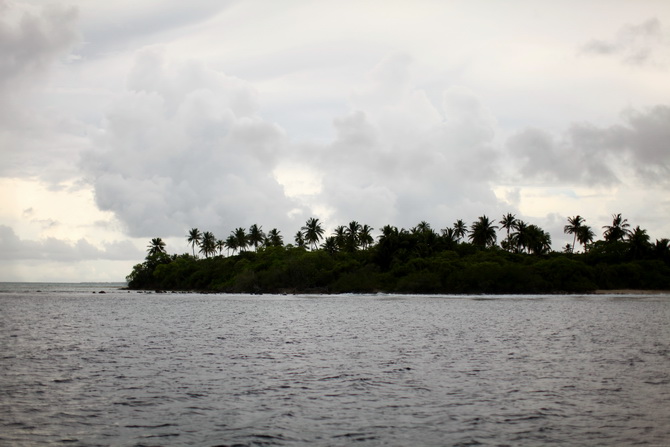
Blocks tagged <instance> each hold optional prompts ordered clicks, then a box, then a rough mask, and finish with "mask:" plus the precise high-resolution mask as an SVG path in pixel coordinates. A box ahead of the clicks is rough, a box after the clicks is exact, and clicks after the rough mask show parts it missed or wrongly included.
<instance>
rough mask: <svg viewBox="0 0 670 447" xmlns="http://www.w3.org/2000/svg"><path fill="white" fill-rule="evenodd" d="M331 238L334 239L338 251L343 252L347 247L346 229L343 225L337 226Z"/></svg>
mask: <svg viewBox="0 0 670 447" xmlns="http://www.w3.org/2000/svg"><path fill="white" fill-rule="evenodd" d="M333 237H334V238H335V243H336V244H337V248H338V249H339V250H344V249H345V247H346V246H347V229H346V228H345V227H344V225H338V226H337V227H335V231H333Z"/></svg>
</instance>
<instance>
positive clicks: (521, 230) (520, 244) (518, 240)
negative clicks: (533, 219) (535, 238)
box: [509, 219, 529, 253]
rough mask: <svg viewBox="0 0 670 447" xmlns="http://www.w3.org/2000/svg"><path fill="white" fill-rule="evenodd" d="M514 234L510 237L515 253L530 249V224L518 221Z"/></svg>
mask: <svg viewBox="0 0 670 447" xmlns="http://www.w3.org/2000/svg"><path fill="white" fill-rule="evenodd" d="M514 229H515V230H516V231H514V233H512V234H511V235H510V240H509V245H510V249H511V248H514V252H515V253H522V252H523V251H524V250H525V249H527V248H528V245H529V243H528V242H529V240H528V224H527V223H526V222H524V221H523V220H520V219H519V220H517V221H516V223H515V224H514Z"/></svg>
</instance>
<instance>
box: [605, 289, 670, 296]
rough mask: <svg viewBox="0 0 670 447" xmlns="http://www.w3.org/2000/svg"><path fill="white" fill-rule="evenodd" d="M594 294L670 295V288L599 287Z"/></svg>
mask: <svg viewBox="0 0 670 447" xmlns="http://www.w3.org/2000/svg"><path fill="white" fill-rule="evenodd" d="M593 294H594V295H670V290H643V289H612V290H606V289H598V290H595V291H593Z"/></svg>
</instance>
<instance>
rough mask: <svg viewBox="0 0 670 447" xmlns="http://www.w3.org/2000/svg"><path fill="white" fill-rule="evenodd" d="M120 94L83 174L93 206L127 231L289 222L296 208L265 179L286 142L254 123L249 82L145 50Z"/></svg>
mask: <svg viewBox="0 0 670 447" xmlns="http://www.w3.org/2000/svg"><path fill="white" fill-rule="evenodd" d="M128 87H129V90H128V91H127V92H126V94H125V96H124V97H123V98H122V99H120V100H119V101H117V103H116V104H115V105H114V106H113V107H112V108H111V110H110V111H109V113H108V114H107V119H106V123H105V125H104V131H103V133H102V134H101V135H100V137H99V138H98V140H97V142H96V143H97V144H96V146H97V147H96V149H95V150H94V151H91V152H89V153H87V154H86V155H85V157H84V158H83V161H82V167H83V168H84V170H85V172H86V175H87V178H88V179H89V180H90V182H91V184H92V185H93V186H94V188H95V196H96V202H97V204H98V206H99V207H100V209H102V210H108V211H113V212H114V213H115V214H116V216H117V217H118V218H119V220H120V221H121V222H122V223H123V224H124V225H125V226H126V229H127V230H128V232H129V234H131V235H133V236H140V237H150V236H158V235H160V236H162V237H167V236H173V235H182V233H183V232H184V231H185V230H186V229H188V228H191V227H198V228H201V229H206V230H210V231H214V232H215V233H217V232H221V231H223V232H224V233H225V232H227V231H230V230H232V229H233V227H236V226H248V225H250V224H252V223H258V224H260V225H262V224H263V223H264V222H263V219H266V218H267V216H273V218H274V222H269V223H267V224H266V225H272V226H278V227H280V228H281V227H282V226H286V225H288V223H291V224H292V226H293V225H294V224H293V223H292V221H291V219H289V218H288V217H287V213H288V212H289V211H290V210H293V209H295V208H297V205H296V204H295V203H294V202H292V201H291V200H290V199H288V198H287V197H286V196H285V195H284V192H283V188H282V187H281V185H280V184H279V183H277V181H276V180H275V178H274V176H273V175H272V171H273V169H274V168H275V167H276V164H277V161H278V159H279V158H280V157H281V154H282V152H283V151H284V148H285V146H286V137H285V135H284V132H283V131H282V129H281V128H280V127H278V126H277V125H275V124H273V123H270V122H267V121H264V120H263V119H262V118H260V116H259V115H258V113H257V112H258V100H257V93H256V91H255V90H254V89H253V88H252V87H251V86H250V85H249V84H248V83H246V82H244V81H242V80H240V79H237V78H234V77H230V76H226V75H225V74H223V73H220V72H216V71H213V70H210V69H207V68H205V67H203V66H202V65H200V64H197V63H194V62H190V63H184V64H179V65H170V64H168V63H166V62H164V61H163V59H162V55H161V52H160V49H149V50H146V51H143V52H141V53H140V54H139V55H138V57H137V63H136V64H135V66H134V68H133V69H132V70H131V73H130V75H129V77H128ZM301 217H302V216H301Z"/></svg>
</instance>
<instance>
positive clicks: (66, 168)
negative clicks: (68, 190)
mask: <svg viewBox="0 0 670 447" xmlns="http://www.w3.org/2000/svg"><path fill="white" fill-rule="evenodd" d="M78 40H79V34H78V31H77V11H76V10H75V9H73V8H63V7H60V6H57V5H47V6H43V7H40V8H38V7H33V6H31V5H29V4H25V3H16V2H12V1H4V0H3V1H0V98H2V100H0V155H1V156H2V161H3V162H2V164H0V176H7V177H34V176H40V177H41V178H42V179H44V180H46V181H50V182H53V183H58V182H60V181H62V180H64V179H66V178H70V177H72V174H73V173H72V171H73V169H72V163H71V159H72V154H73V153H76V152H77V151H78V150H79V149H81V147H82V145H83V144H85V143H83V142H82V139H81V138H80V137H79V136H77V135H74V134H72V133H69V132H68V131H69V130H73V131H74V132H79V133H80V134H81V128H78V126H77V125H76V124H75V123H73V122H71V121H68V120H65V119H63V118H61V117H59V116H58V115H57V114H56V113H55V112H54V111H48V112H47V111H45V110H44V109H43V108H40V107H37V106H35V104H36V103H39V99H40V96H41V94H42V93H43V89H44V86H45V85H46V82H45V81H46V79H47V74H48V73H49V71H50V69H51V68H52V67H53V66H54V65H55V64H56V63H57V62H58V60H59V58H61V57H62V56H64V55H65V54H66V53H67V52H68V51H69V50H70V48H72V46H73V45H74V44H75V43H76V42H77V41H78Z"/></svg>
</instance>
